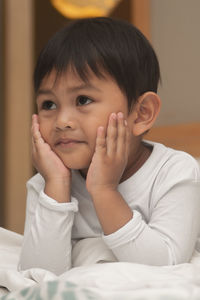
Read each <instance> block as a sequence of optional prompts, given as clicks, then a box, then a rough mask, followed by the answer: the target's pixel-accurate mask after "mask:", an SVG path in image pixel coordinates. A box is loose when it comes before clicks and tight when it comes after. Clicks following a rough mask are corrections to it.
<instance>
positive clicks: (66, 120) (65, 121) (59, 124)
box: [55, 114, 76, 130]
mask: <svg viewBox="0 0 200 300" xmlns="http://www.w3.org/2000/svg"><path fill="white" fill-rule="evenodd" d="M55 127H56V129H57V130H65V129H75V128H76V126H75V121H74V119H73V120H72V117H70V116H69V114H62V115H60V116H58V118H57V120H56V124H55Z"/></svg>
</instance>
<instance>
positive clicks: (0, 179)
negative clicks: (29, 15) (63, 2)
mask: <svg viewBox="0 0 200 300" xmlns="http://www.w3.org/2000/svg"><path fill="white" fill-rule="evenodd" d="M3 50H4V49H3V1H2V0H0V107H1V109H0V141H1V146H0V191H1V198H0V226H2V225H3V223H4V219H3V217H4V216H3V210H4V203H3V198H4V165H3V161H4V159H3V157H4V151H3V144H4V135H3V122H4V101H3V99H4V92H3V85H4V84H3V82H4V80H3Z"/></svg>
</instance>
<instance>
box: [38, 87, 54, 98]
mask: <svg viewBox="0 0 200 300" xmlns="http://www.w3.org/2000/svg"><path fill="white" fill-rule="evenodd" d="M39 95H54V93H53V92H52V91H51V90H45V89H40V90H38V91H37V93H36V97H38V96H39Z"/></svg>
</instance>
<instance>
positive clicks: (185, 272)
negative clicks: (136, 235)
mask: <svg viewBox="0 0 200 300" xmlns="http://www.w3.org/2000/svg"><path fill="white" fill-rule="evenodd" d="M22 238H23V237H22V236H21V235H18V234H15V233H13V232H11V231H8V230H5V229H3V228H0V297H1V296H2V295H6V294H7V293H8V292H11V293H10V295H9V299H25V298H26V297H22V295H23V293H21V292H20V290H22V289H24V288H27V287H29V286H33V285H37V286H38V287H39V288H40V289H41V290H42V289H43V287H44V288H45V287H46V286H45V283H47V282H49V281H52V280H58V282H62V281H65V282H70V283H74V284H76V285H78V287H79V289H81V288H82V289H84V290H85V291H86V290H87V291H91V292H94V293H95V295H97V296H96V297H92V298H89V296H88V298H87V299H105V300H107V299H109V300H121V299H126V300H132V299H135V300H161V299H170V300H179V299H182V300H183V299H185V300H186V299H187V300H188V299H196V300H197V299H199V295H200V253H197V252H195V253H194V255H193V258H192V260H191V262H190V263H186V264H179V265H176V266H167V267H155V266H147V265H142V264H135V263H123V262H117V263H116V262H115V263H105V264H99V263H98V262H102V261H110V260H111V259H112V252H111V251H110V250H109V249H108V248H107V247H106V245H105V244H104V243H103V241H102V239H101V238H89V239H85V240H81V241H79V242H78V243H76V246H75V247H74V249H73V251H72V256H73V258H74V264H75V265H77V266H78V265H79V263H80V262H81V264H80V265H79V267H75V268H72V269H71V270H69V271H67V272H65V273H63V274H62V275H60V276H56V275H55V274H53V273H51V272H49V271H47V270H43V269H38V268H32V269H29V270H27V271H21V272H19V271H17V263H18V260H19V253H20V249H21V244H22ZM38 284H40V285H38ZM65 286H67V284H66V283H65ZM5 288H6V289H5ZM17 291H19V292H17ZM30 292H33V291H30ZM58 292H59V291H58ZM60 293H61V294H60V297H59V295H57V296H58V297H56V298H55V299H63V298H62V296H63V294H62V290H61V292H60ZM20 295H21V296H20ZM34 295H35V297H33V296H34ZM34 295H33V293H32V297H33V298H34V299H36V298H37V295H36V294H34ZM72 296H73V295H72ZM26 299H28V298H26ZM31 299H32V298H31ZM37 299H39V297H38V298H37ZM42 299H43V300H49V299H50V297H48V296H47V297H45V298H43V297H42ZM67 299H68V298H67ZM70 299H71V298H70ZM77 299H79V298H77ZM80 299H85V298H80Z"/></svg>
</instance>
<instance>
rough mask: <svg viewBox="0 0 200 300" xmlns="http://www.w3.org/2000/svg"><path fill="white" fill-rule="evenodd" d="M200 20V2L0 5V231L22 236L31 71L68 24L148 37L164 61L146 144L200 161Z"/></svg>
mask: <svg viewBox="0 0 200 300" xmlns="http://www.w3.org/2000/svg"><path fill="white" fill-rule="evenodd" d="M199 12H200V1H199V0H190V1H189V0H167V1H166V0H121V1H120V0H82V1H80V0H71V1H70V0H68V1H67V0H52V1H50V0H0V103H1V109H0V139H1V147H0V191H1V196H0V226H3V227H5V228H7V229H10V230H13V231H15V232H19V233H22V232H23V227H24V219H25V203H26V181H27V180H28V179H29V178H30V177H31V176H32V174H33V168H32V164H31V158H30V120H31V115H32V113H33V112H34V109H35V104H34V101H35V100H34V94H33V87H32V74H33V70H34V65H35V62H36V58H37V56H38V54H39V52H40V50H41V49H42V47H43V46H44V45H45V44H46V42H47V41H48V39H49V38H50V37H51V36H52V34H53V33H55V32H56V31H57V30H58V29H59V28H60V27H62V26H63V25H65V24H66V23H67V22H69V21H70V19H71V18H79V17H84V16H87V15H90V16H98V15H109V16H112V17H116V18H120V19H125V20H128V21H129V22H131V23H133V24H134V25H136V26H137V27H138V28H139V29H140V30H141V31H142V32H143V33H144V34H145V36H146V37H147V38H148V39H149V40H150V42H151V43H152V45H153V47H154V49H155V50H156V53H157V55H158V58H159V61H160V67H161V74H162V85H161V86H160V87H159V92H158V93H159V95H160V96H161V99H162V102H163V105H162V110H161V113H160V116H159V119H158V121H157V123H156V127H155V128H154V129H152V131H151V132H150V133H149V134H148V136H147V138H148V139H152V140H154V141H160V142H163V143H165V144H166V145H168V146H171V147H174V148H177V149H181V150H184V151H187V152H189V153H190V154H192V155H193V156H194V157H197V158H198V157H200V100H199V98H200V97H199V86H200V75H199V70H200V58H199V53H200V34H199V31H200V18H199Z"/></svg>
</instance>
